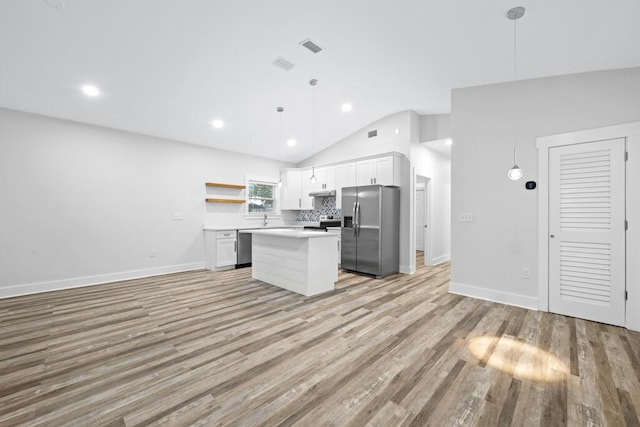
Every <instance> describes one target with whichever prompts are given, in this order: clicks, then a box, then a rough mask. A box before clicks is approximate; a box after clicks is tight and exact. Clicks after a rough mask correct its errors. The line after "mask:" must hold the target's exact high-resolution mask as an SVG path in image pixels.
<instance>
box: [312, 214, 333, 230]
mask: <svg viewBox="0 0 640 427" xmlns="http://www.w3.org/2000/svg"><path fill="white" fill-rule="evenodd" d="M341 225H342V218H340V217H339V216H337V215H320V221H316V222H310V223H309V225H305V226H304V228H306V229H313V230H326V229H327V227H340V226H341Z"/></svg>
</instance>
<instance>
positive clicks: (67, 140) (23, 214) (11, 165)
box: [0, 109, 290, 297]
mask: <svg viewBox="0 0 640 427" xmlns="http://www.w3.org/2000/svg"><path fill="white" fill-rule="evenodd" d="M239 165H241V166H240V167H239ZM286 166H290V165H288V164H283V163H278V162H275V161H271V160H267V159H262V158H257V157H251V156H246V155H241V154H235V153H231V152H226V151H221V150H216V149H210V148H205V147H199V146H195V145H190V144H183V143H179V142H175V141H169V140H163V139H158V138H154V137H147V136H142V135H137V134H132V133H128V132H121V131H116V130H112V129H107V128H101V127H95V126H90V125H84V124H79V123H75V122H69V121H64V120H58V119H52V118H47V117H42V116H37V115H32V114H26V113H20V112H15V111H10V110H5V109H0V194H2V209H0V223H1V224H2V227H0V297H6V296H11V295H18V294H23V293H29V292H38V291H45V290H51V289H58V288H63V287H68V286H77V285H85V284H91V283H98V282H104V281H111V280H118V279H122V278H130V277H140V276H145V275H152V274H159V273H164V272H169V271H181V270H188V269H194V268H202V267H203V265H204V263H203V261H204V252H203V239H202V235H203V233H202V226H203V223H207V224H209V225H229V226H236V225H241V224H242V223H249V224H251V225H255V224H256V220H253V221H249V220H245V219H244V218H243V216H242V213H243V209H244V208H243V206H244V205H240V204H233V205H231V204H206V203H205V202H204V199H205V197H206V194H207V190H206V189H205V186H204V183H205V182H206V181H217V182H227V183H234V184H244V182H245V174H251V175H259V176H267V177H274V179H277V177H278V169H279V168H280V167H286ZM214 193H215V191H212V190H209V194H214ZM226 194H228V193H224V194H223V195H226ZM229 195H231V194H230V193H229ZM237 195H239V196H240V197H243V193H242V192H240V193H237ZM175 213H179V214H182V215H183V216H184V220H174V219H173V216H174V214H175ZM271 221H272V223H274V224H275V223H278V222H281V220H275V219H274V220H271ZM150 249H154V250H155V251H156V256H155V257H149V250H150Z"/></svg>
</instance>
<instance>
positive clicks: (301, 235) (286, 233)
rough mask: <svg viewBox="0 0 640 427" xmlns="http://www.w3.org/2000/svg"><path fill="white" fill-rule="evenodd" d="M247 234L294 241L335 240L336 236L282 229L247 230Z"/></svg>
mask: <svg viewBox="0 0 640 427" xmlns="http://www.w3.org/2000/svg"><path fill="white" fill-rule="evenodd" d="M246 232H247V233H251V234H257V235H259V236H277V237H290V238H295V239H308V238H318V237H323V238H327V237H332V238H334V239H335V238H336V235H335V234H333V233H326V232H324V231H306V230H284V229H274V230H247V231H246Z"/></svg>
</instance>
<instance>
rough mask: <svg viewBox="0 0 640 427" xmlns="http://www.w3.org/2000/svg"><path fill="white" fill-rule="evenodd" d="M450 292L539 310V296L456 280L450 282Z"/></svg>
mask: <svg viewBox="0 0 640 427" xmlns="http://www.w3.org/2000/svg"><path fill="white" fill-rule="evenodd" d="M449 293H452V294H457V295H464V296H466V297H471V298H478V299H483V300H486V301H493V302H499V303H502V304H508V305H515V306H516V307H522V308H528V309H530V310H536V311H537V310H538V298H537V297H529V296H525V295H518V294H512V293H509V292H502V291H496V290H495V289H488V288H481V287H479V286H471V285H463V284H462V283H455V282H451V283H450V284H449Z"/></svg>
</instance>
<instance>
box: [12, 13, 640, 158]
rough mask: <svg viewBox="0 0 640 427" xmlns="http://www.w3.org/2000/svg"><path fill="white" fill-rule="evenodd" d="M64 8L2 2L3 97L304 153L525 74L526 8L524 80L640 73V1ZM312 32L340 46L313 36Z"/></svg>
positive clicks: (44, 108) (118, 122)
mask: <svg viewBox="0 0 640 427" xmlns="http://www.w3.org/2000/svg"><path fill="white" fill-rule="evenodd" d="M56 1H62V0H47V1H44V0H3V1H2V2H1V3H0V106H2V107H6V108H11V109H16V110H22V111H28V112H33V113H39V114H45V115H49V116H54V117H60V118H65V119H71V120H76V121H80V122H86V123H92V124H97V125H102V126H108V127H112V128H117V129H124V130H128V131H133V132H138V133H142V134H148V135H155V136H160V137H165V138H170V139H176V140H180V141H185V142H191V143H195V144H201V145H205V146H211V147H219V148H222V149H227V150H233V151H238V152H243V153H249V154H254V155H258V156H263V157H270V158H276V159H281V160H287V161H293V162H298V161H300V160H303V159H304V158H306V157H308V156H310V155H311V154H312V153H314V152H317V151H319V150H320V149H321V148H323V147H326V146H328V145H331V144H333V143H335V142H337V141H338V140H340V139H341V138H343V137H345V136H347V135H349V134H351V133H353V132H354V131H356V130H358V129H360V128H362V127H364V126H366V125H367V124H368V123H371V122H373V121H375V120H377V119H379V118H381V117H384V116H386V115H388V114H391V113H394V112H397V111H402V110H407V109H413V110H415V111H417V112H418V113H420V114H435V113H446V112H449V109H450V90H451V89H452V88H456V87H465V86H475V85H482V84H487V83H495V82H501V81H507V80H511V79H512V78H513V22H512V21H509V20H507V19H506V17H505V14H506V11H507V10H508V9H509V8H511V7H513V6H519V5H522V6H525V7H526V8H527V11H526V14H525V16H524V17H523V18H522V19H521V20H520V21H518V78H520V79H526V78H533V77H543V76H550V75H558V74H568V73H576V72H584V71H593V70H603V69H614V68H625V67H633V66H640V48H639V47H638V45H639V42H640V25H638V17H639V16H640V1H638V0H607V1H603V0H538V1H504V0H485V1H478V0H456V1H447V0H394V1H391V0H387V1H375V0H323V1H308V0H271V1H261V0H252V1H247V0H233V1H229V0H226V1H223V0H215V1H214V0H181V1H177V0H109V1H106V0H64V3H65V5H66V7H65V8H64V9H63V10H57V9H55V8H52V7H50V6H48V5H47V3H55V2H56ZM309 37H310V38H312V39H313V40H314V41H316V42H317V43H318V44H319V45H321V46H322V47H323V48H324V49H325V50H324V51H322V52H320V53H318V54H315V55H314V54H312V53H311V52H309V51H307V50H306V49H305V48H303V47H301V46H299V45H298V43H299V42H300V41H302V40H304V39H306V38H309ZM276 56H283V57H285V58H287V59H288V60H290V61H291V62H293V63H294V64H295V65H296V67H295V68H294V69H293V70H291V71H288V72H286V71H283V70H281V69H279V68H276V67H275V66H274V65H272V64H271V61H272V60H273V59H274V58H275V57H276ZM310 78H317V79H318V81H319V83H318V86H317V87H316V104H315V105H316V107H315V132H314V138H313V141H312V140H311V139H312V138H311V99H312V89H311V87H310V86H309V84H308V81H309V79H310ZM89 82H90V83H93V84H95V85H97V86H99V87H100V88H101V89H102V91H103V94H102V95H101V96H100V97H98V98H95V99H90V98H87V97H85V96H84V95H83V94H82V93H81V91H80V90H79V88H80V86H81V85H83V84H86V83H89ZM346 101H348V102H351V103H352V104H353V111H351V112H350V113H343V112H341V111H340V105H341V104H342V103H343V102H346ZM278 106H283V107H284V108H285V112H284V113H283V116H282V118H283V122H284V125H283V129H284V135H283V139H286V138H288V137H294V138H296V139H297V140H298V145H297V146H296V147H295V148H293V149H290V148H288V147H287V146H286V144H285V143H284V142H283V141H281V140H280V138H279V125H278V119H279V118H278V113H277V112H276V107H278ZM214 118H222V119H224V121H225V122H226V126H225V127H224V128H223V129H220V130H215V129H213V128H212V127H211V125H210V123H211V121H212V120H213V119H214Z"/></svg>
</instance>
